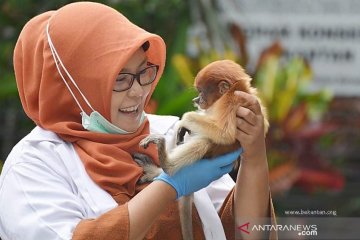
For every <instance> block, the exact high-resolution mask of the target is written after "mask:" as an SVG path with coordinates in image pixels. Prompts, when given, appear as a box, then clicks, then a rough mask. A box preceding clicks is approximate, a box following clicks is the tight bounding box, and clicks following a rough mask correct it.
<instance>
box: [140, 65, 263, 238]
mask: <svg viewBox="0 0 360 240" xmlns="http://www.w3.org/2000/svg"><path fill="white" fill-rule="evenodd" d="M250 82H251V77H250V76H249V75H247V74H246V73H245V71H244V69H243V68H242V67H241V66H240V65H239V64H237V63H235V62H233V61H231V60H220V61H215V62H212V63H210V64H208V65H207V66H205V67H204V68H203V69H202V70H200V71H199V73H198V74H197V76H196V77H195V83H194V86H195V88H196V89H197V91H198V96H197V97H196V98H194V99H193V102H194V104H195V105H197V107H198V111H192V112H187V113H185V114H184V115H183V116H182V118H181V120H180V122H179V124H178V132H177V144H178V146H176V147H175V148H174V149H172V150H171V151H169V152H167V150H166V147H165V139H164V137H162V136H159V135H149V136H148V137H146V138H145V139H143V140H142V141H141V142H140V145H141V146H142V147H144V148H147V146H148V145H149V144H150V143H155V144H157V147H158V153H159V160H160V166H161V167H162V169H163V170H164V171H165V172H166V173H167V174H169V175H173V174H174V173H175V172H176V171H178V170H179V169H180V168H182V167H184V166H186V165H190V164H192V163H194V162H195V161H197V160H199V159H202V158H207V159H211V158H214V157H216V156H219V155H223V154H225V153H229V152H232V151H235V150H237V149H239V148H240V147H241V143H239V141H238V140H237V139H236V129H237V127H236V111H237V109H238V108H239V107H240V106H246V105H247V104H248V103H247V102H245V101H244V99H242V98H241V97H239V96H237V95H235V94H234V92H235V91H243V92H246V93H249V94H251V95H254V96H256V98H257V99H258V101H259V103H260V106H261V111H262V113H263V116H264V128H265V133H266V132H267V130H268V127H269V123H268V120H267V115H266V112H265V108H264V107H263V106H262V105H261V102H260V99H259V98H258V97H257V91H256V89H255V88H253V87H251V85H250ZM186 132H188V133H189V137H188V138H186V141H184V135H185V134H186ZM137 162H138V163H139V164H140V165H142V166H144V173H145V175H144V176H143V178H142V179H141V181H144V180H148V179H150V178H151V177H153V176H156V175H157V174H159V171H158V170H155V169H154V168H153V167H149V166H146V165H148V164H146V163H141V161H137ZM238 162H239V160H238ZM179 205H180V221H181V226H182V234H183V238H184V239H187V240H188V239H193V236H192V225H191V224H192V214H191V209H192V201H191V197H187V196H185V197H183V198H181V199H180V201H179Z"/></svg>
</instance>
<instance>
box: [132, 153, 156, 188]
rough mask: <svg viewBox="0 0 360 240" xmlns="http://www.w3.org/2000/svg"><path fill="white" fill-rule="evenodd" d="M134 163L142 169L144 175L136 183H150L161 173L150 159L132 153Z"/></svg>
mask: <svg viewBox="0 0 360 240" xmlns="http://www.w3.org/2000/svg"><path fill="white" fill-rule="evenodd" d="M132 156H133V159H134V161H135V162H136V163H137V164H138V165H139V166H140V167H142V168H143V171H144V175H143V176H142V177H141V178H140V179H139V181H138V183H139V184H142V183H145V182H151V181H152V180H153V179H154V178H155V177H157V176H159V174H160V173H161V168H159V167H157V166H156V165H155V164H154V163H153V161H152V160H151V158H150V157H149V156H147V155H145V154H142V153H134V154H133V155H132Z"/></svg>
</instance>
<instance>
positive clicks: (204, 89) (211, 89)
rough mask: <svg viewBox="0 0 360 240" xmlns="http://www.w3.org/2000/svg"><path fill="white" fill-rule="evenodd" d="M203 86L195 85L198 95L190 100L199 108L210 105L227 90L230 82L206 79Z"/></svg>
mask: <svg viewBox="0 0 360 240" xmlns="http://www.w3.org/2000/svg"><path fill="white" fill-rule="evenodd" d="M205 82H207V84H205V85H204V86H202V85H200V84H199V86H197V91H198V93H199V95H198V96H197V97H196V98H194V99H193V100H192V101H193V103H194V105H195V106H196V107H197V108H199V109H203V110H205V109H208V108H209V107H210V106H212V105H213V104H214V103H215V102H216V101H217V100H218V99H219V98H220V97H221V96H222V95H224V94H225V93H226V92H227V91H229V89H230V86H231V84H230V83H229V82H228V81H226V80H220V81H219V80H215V81H214V80H213V81H211V80H208V81H205Z"/></svg>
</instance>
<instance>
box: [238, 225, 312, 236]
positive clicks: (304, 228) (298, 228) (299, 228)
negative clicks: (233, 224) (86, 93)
mask: <svg viewBox="0 0 360 240" xmlns="http://www.w3.org/2000/svg"><path fill="white" fill-rule="evenodd" d="M238 230H239V231H241V232H243V233H246V234H251V232H255V231H257V232H259V231H268V232H269V231H276V232H285V231H287V232H289V231H294V232H297V234H298V235H299V236H317V230H318V229H317V225H316V224H311V225H302V224H277V225H272V224H258V225H256V224H255V225H253V226H252V227H251V228H250V222H247V223H245V224H243V225H241V226H239V227H238Z"/></svg>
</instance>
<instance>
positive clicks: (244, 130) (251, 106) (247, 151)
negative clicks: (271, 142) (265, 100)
mask: <svg viewBox="0 0 360 240" xmlns="http://www.w3.org/2000/svg"><path fill="white" fill-rule="evenodd" d="M235 95H237V96H239V97H240V98H242V99H243V100H244V102H245V104H244V106H240V107H239V108H238V109H237V112H236V114H237V122H236V126H237V133H236V138H237V140H239V142H240V143H241V146H242V147H243V149H244V154H243V160H244V161H249V160H250V159H251V163H247V164H250V165H254V166H256V165H258V164H259V163H263V162H264V161H263V159H266V147H265V124H264V116H263V113H262V111H261V106H260V103H259V101H258V99H257V98H256V97H255V96H254V95H251V94H248V93H245V92H241V91H235ZM249 162H250V161H249Z"/></svg>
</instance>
